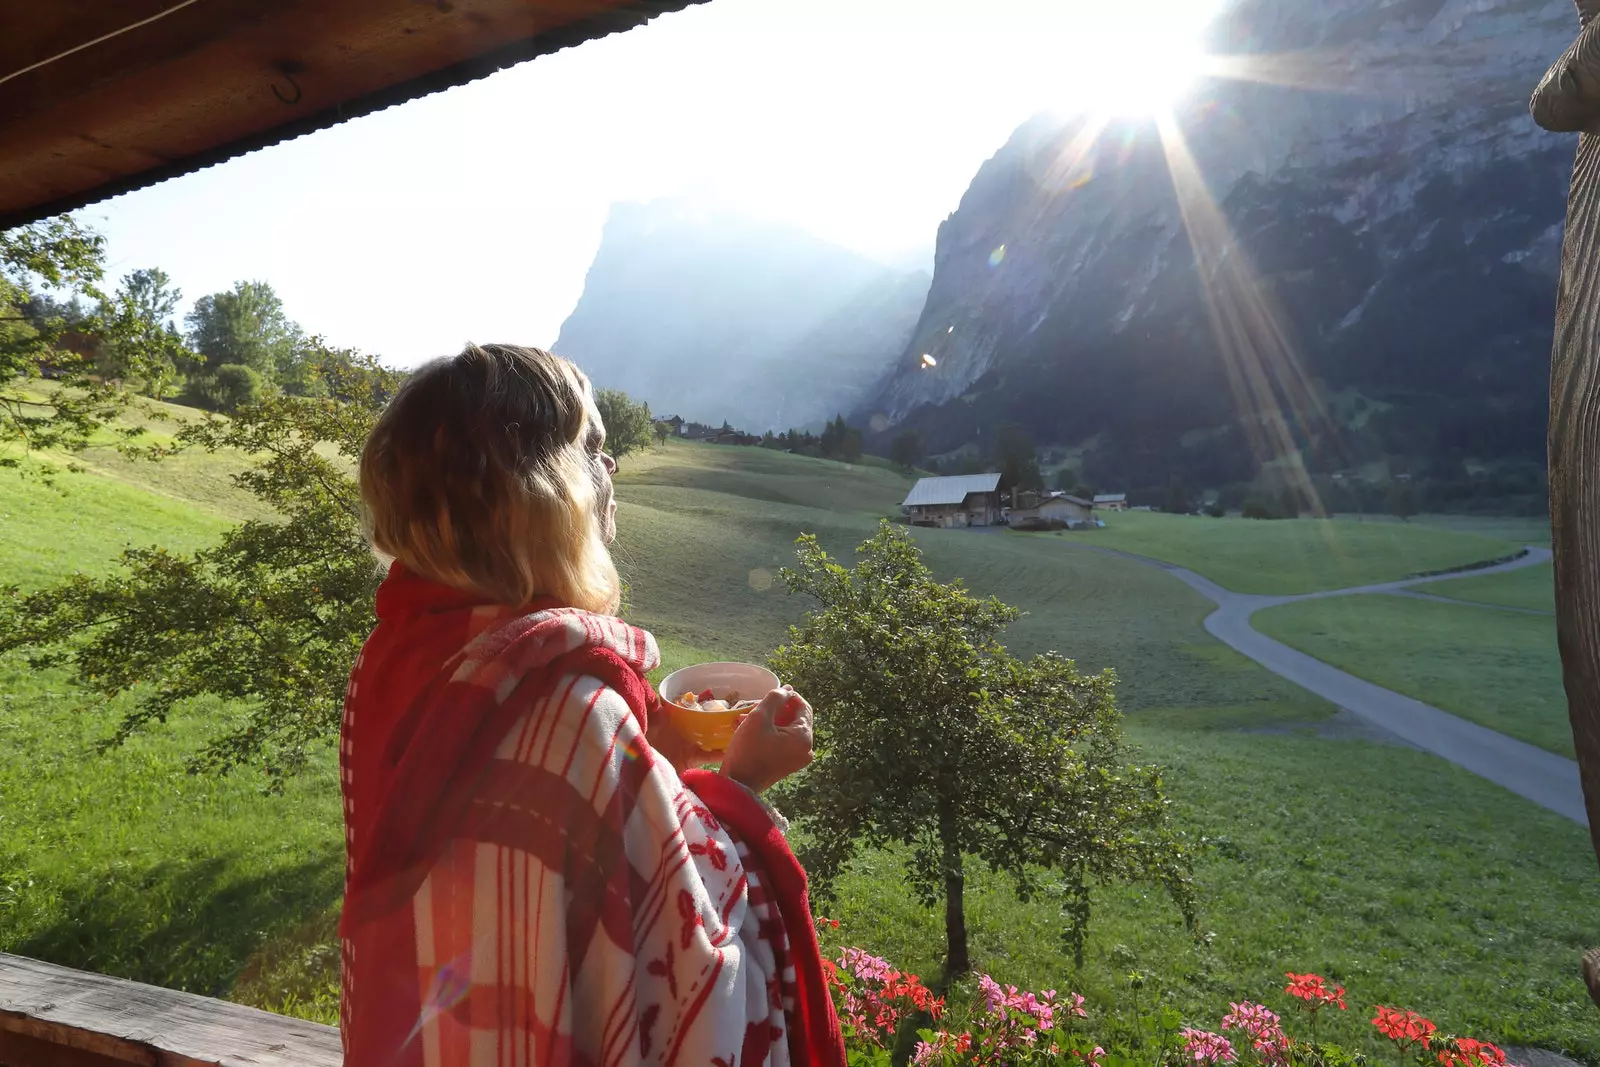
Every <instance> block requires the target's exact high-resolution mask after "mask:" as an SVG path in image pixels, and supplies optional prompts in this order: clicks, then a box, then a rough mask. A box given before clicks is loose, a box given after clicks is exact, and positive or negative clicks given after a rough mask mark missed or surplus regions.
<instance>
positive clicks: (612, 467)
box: [600, 452, 617, 474]
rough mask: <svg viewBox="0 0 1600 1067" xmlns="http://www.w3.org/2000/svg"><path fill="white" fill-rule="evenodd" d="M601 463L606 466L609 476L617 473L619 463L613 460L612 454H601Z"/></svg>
mask: <svg viewBox="0 0 1600 1067" xmlns="http://www.w3.org/2000/svg"><path fill="white" fill-rule="evenodd" d="M600 462H601V464H603V465H604V466H605V469H606V473H607V474H615V473H617V461H616V460H614V459H612V458H611V453H609V452H602V453H600Z"/></svg>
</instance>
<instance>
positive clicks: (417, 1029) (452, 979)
mask: <svg viewBox="0 0 1600 1067" xmlns="http://www.w3.org/2000/svg"><path fill="white" fill-rule="evenodd" d="M471 989H472V953H470V952H464V953H462V954H461V955H459V956H457V957H456V958H455V959H453V960H451V961H450V962H449V963H446V964H444V965H443V966H442V967H440V968H439V969H437V970H436V971H434V972H433V980H432V981H431V982H430V983H429V984H428V992H427V993H426V994H425V995H424V996H423V998H422V1014H421V1015H420V1016H418V1018H417V1024H416V1025H415V1026H413V1027H412V1028H411V1033H410V1034H408V1035H407V1036H406V1042H407V1043H408V1044H409V1043H410V1041H411V1039H412V1038H414V1037H416V1036H417V1035H418V1034H420V1033H421V1032H422V1028H423V1027H424V1026H427V1025H428V1024H429V1023H431V1022H433V1020H435V1019H437V1018H438V1017H439V1016H441V1015H443V1014H444V1013H445V1012H447V1011H449V1010H450V1009H451V1008H454V1007H455V1006H456V1005H458V1004H460V1003H461V1002H462V1001H463V1000H466V999H467V993H468V992H469V991H470V990H471Z"/></svg>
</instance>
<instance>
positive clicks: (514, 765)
mask: <svg viewBox="0 0 1600 1067" xmlns="http://www.w3.org/2000/svg"><path fill="white" fill-rule="evenodd" d="M377 608H378V617H379V624H378V627H377V629H376V630H375V631H374V632H373V634H372V636H371V637H370V638H369V639H368V641H367V644H366V646H365V647H364V649H363V650H362V653H361V656H360V658H359V659H358V660H357V662H356V666H355V670H354V671H353V673H352V675H351V680H350V689H349V693H348V695H347V698H346V701H345V717H344V726H343V730H342V737H341V745H340V766H341V778H342V786H343V792H344V804H345V826H346V848H347V853H348V855H349V864H348V867H347V870H346V898H345V913H344V919H343V923H342V933H343V944H344V990H343V994H344V995H343V1010H342V1018H341V1029H342V1031H343V1035H344V1041H345V1062H346V1064H347V1065H348V1067H378V1065H381V1067H442V1065H449V1067H455V1065H463V1067H464V1065H468V1064H471V1065H475V1067H476V1065H482V1067H490V1065H496V1067H544V1065H553V1067H565V1065H569V1064H571V1065H591V1064H592V1065H595V1067H601V1065H606V1067H609V1065H617V1064H627V1065H633V1064H641V1065H642V1064H693V1065H696V1067H735V1065H742V1067H757V1065H761V1064H771V1065H772V1067H783V1065H786V1064H796V1065H801V1064H827V1065H833V1064H841V1065H842V1064H843V1063H844V1051H843V1045H842V1042H841V1040H840V1037H839V1025H838V1020H837V1018H836V1017H835V1015H834V1012H833V1007H832V1003H831V1001H830V1000H829V998H828V995H827V991H826V987H825V985H824V981H823V977H822V964H821V955H820V953H819V951H818V948H817V943H816V936H815V932H814V930H813V927H812V925H811V919H810V910H809V905H808V903H807V900H806V890H805V875H804V872H802V871H801V870H800V867H799V865H798V864H797V863H796V862H795V860H794V857H793V855H792V854H791V853H790V852H789V849H788V846H787V844H786V843H785V842H784V839H783V836H782V834H781V833H779V832H778V831H777V829H776V828H775V827H774V826H773V824H772V820H771V818H770V817H769V816H768V815H767V814H766V812H765V810H764V809H763V808H762V807H761V805H760V804H759V803H758V802H757V801H756V800H755V798H754V797H753V796H751V795H750V794H749V793H747V792H746V791H745V790H743V788H742V787H740V786H738V785H736V784H734V783H732V782H731V781H729V780H728V779H726V778H722V777H721V776H719V775H716V774H714V773H711V772H702V771H690V772H687V773H686V774H685V775H684V776H683V778H684V779H685V780H686V781H685V780H680V778H679V776H678V774H677V773H676V772H675V771H674V770H673V768H672V767H671V766H670V765H669V764H668V763H667V762H666V761H665V760H663V759H659V758H658V757H657V756H656V755H655V753H654V752H653V751H652V750H651V748H650V746H649V744H648V743H647V742H646V741H645V736H644V731H645V728H646V725H647V721H648V720H647V717H648V714H649V712H650V710H651V709H652V708H653V707H655V706H657V701H656V700H655V695H654V693H653V692H651V690H650V688H649V686H648V684H647V683H646V682H645V681H644V679H643V672H645V671H647V670H649V669H651V668H653V667H655V666H656V665H657V663H658V660H659V656H658V653H657V650H656V647H655V641H654V639H653V638H651V637H650V635H649V634H647V633H645V632H644V631H642V630H639V629H636V628H634V627H631V626H628V625H627V624H625V623H623V622H621V621H620V620H617V619H611V618H605V617H601V616H596V615H592V614H589V613H587V612H582V611H577V610H574V609H567V608H557V607H549V606H547V607H545V608H544V610H538V611H536V612H535V613H533V614H524V613H520V612H517V611H514V610H511V609H507V608H503V607H499V606H492V605H483V604H479V603H477V602H475V601H474V600H473V599H472V598H471V597H470V596H468V595H466V594H462V593H460V592H457V591H455V590H451V589H447V588H445V587H443V586H439V585H436V584H434V583H431V582H427V581H424V580H422V579H420V578H418V577H417V576H415V575H412V574H409V573H407V572H406V571H405V570H404V569H403V568H401V567H400V566H399V565H396V566H395V567H393V568H392V569H391V572H390V575H389V578H388V579H387V580H386V581H385V582H384V584H383V587H382V588H381V589H380V591H379V594H378V604H377Z"/></svg>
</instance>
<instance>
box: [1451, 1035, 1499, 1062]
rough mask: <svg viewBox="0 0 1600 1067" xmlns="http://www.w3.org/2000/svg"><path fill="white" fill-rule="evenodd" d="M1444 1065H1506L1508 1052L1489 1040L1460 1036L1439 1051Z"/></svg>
mask: <svg viewBox="0 0 1600 1067" xmlns="http://www.w3.org/2000/svg"><path fill="white" fill-rule="evenodd" d="M1439 1062H1440V1063H1442V1064H1444V1067H1505V1062H1506V1054H1505V1053H1504V1052H1502V1051H1500V1049H1499V1048H1498V1047H1496V1046H1494V1045H1491V1044H1490V1043H1489V1042H1487V1041H1479V1040H1477V1039H1476V1038H1471V1037H1458V1038H1454V1039H1452V1040H1451V1041H1450V1043H1449V1045H1447V1046H1446V1047H1445V1048H1444V1049H1443V1050H1441V1051H1440V1053H1439Z"/></svg>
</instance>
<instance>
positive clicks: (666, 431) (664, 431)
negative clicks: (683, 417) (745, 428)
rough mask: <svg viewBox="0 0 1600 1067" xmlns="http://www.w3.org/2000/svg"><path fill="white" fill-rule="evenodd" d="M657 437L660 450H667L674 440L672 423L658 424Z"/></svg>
mask: <svg viewBox="0 0 1600 1067" xmlns="http://www.w3.org/2000/svg"><path fill="white" fill-rule="evenodd" d="M655 435H656V445H657V446H658V447H660V448H666V447H667V441H669V440H670V439H671V438H672V423H670V422H658V423H656V426H655ZM767 436H768V437H769V438H770V437H771V436H772V434H771V433H770V432H769V433H768V434H767Z"/></svg>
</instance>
